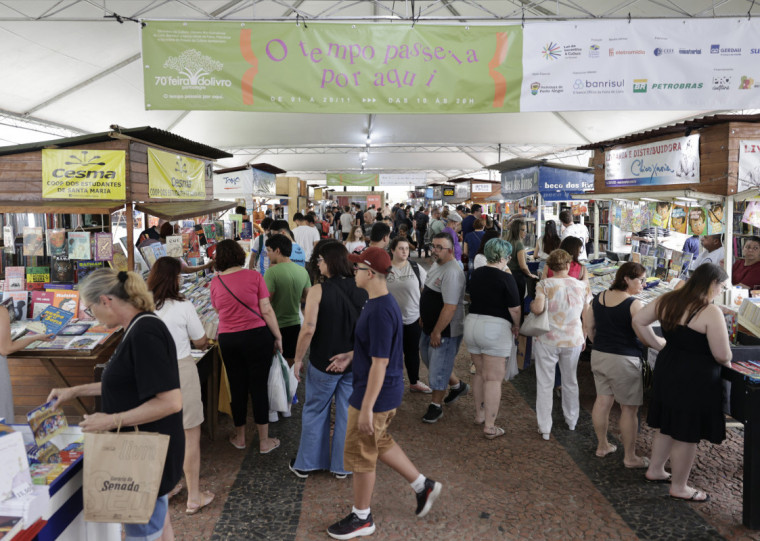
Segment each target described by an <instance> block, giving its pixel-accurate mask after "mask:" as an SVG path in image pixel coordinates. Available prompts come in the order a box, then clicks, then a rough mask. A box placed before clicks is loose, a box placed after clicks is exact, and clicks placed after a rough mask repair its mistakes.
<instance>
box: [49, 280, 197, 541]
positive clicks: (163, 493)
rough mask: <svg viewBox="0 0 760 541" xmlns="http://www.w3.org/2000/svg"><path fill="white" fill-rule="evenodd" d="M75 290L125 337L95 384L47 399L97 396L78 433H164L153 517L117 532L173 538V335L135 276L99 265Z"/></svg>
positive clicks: (177, 433) (180, 441) (178, 445)
mask: <svg viewBox="0 0 760 541" xmlns="http://www.w3.org/2000/svg"><path fill="white" fill-rule="evenodd" d="M79 294H80V296H81V298H82V300H83V302H84V303H85V306H86V308H85V313H87V314H88V315H89V316H92V317H94V318H96V319H97V320H98V321H99V322H100V323H101V324H103V325H105V326H106V327H115V326H117V325H121V326H122V327H123V328H124V329H125V330H124V337H123V338H122V341H121V343H120V344H119V345H118V347H117V348H116V351H115V352H114V354H113V356H112V357H111V359H110V360H109V362H108V364H107V365H106V368H105V370H104V371H103V376H102V380H101V381H100V382H97V383H88V384H86V385H78V386H76V387H68V388H63V389H53V390H52V391H51V392H50V396H48V400H53V399H55V404H54V407H55V406H57V405H58V404H60V403H61V402H66V401H67V400H72V399H74V398H76V397H78V396H100V397H101V401H102V407H103V412H102V413H94V414H91V415H85V416H84V420H83V421H82V422H81V423H80V427H81V428H82V431H83V432H100V431H105V430H114V429H117V428H120V429H121V431H124V430H125V429H127V430H132V427H136V428H138V429H139V430H140V431H143V432H154V433H156V432H157V433H159V434H165V435H168V436H169V449H168V452H167V454H166V461H165V463H164V469H163V474H162V475H161V484H160V486H159V489H158V495H159V497H158V500H157V501H156V504H155V507H154V510H153V515H152V516H151V517H150V520H149V521H148V523H147V524H124V530H125V531H126V539H127V540H130V539H174V533H173V531H172V526H171V522H170V520H169V514H168V512H167V510H168V505H169V504H168V502H169V498H168V493H169V491H171V489H172V488H174V487H175V486H176V484H177V482H179V480H180V478H181V477H182V460H183V458H184V453H185V434H184V431H183V430H182V394H181V392H180V387H179V370H178V368H177V352H176V349H175V347H174V340H173V339H172V336H171V333H170V332H169V329H167V328H166V325H165V324H164V322H163V321H161V320H160V319H159V318H158V317H157V316H156V315H155V314H153V310H154V308H155V306H154V304H153V295H151V293H150V292H149V291H148V288H147V286H146V285H145V282H144V281H143V279H142V277H140V275H139V274H137V273H134V272H124V271H121V272H116V271H115V270H112V269H98V270H96V271H95V272H93V273H92V274H90V275H89V276H88V277H87V278H86V279H85V280H84V281H83V282H82V283H81V284H80V286H79ZM85 460H87V458H86V457H85Z"/></svg>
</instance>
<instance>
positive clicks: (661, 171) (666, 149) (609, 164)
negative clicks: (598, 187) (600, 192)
mask: <svg viewBox="0 0 760 541" xmlns="http://www.w3.org/2000/svg"><path fill="white" fill-rule="evenodd" d="M698 182H699V135H690V136H688V137H679V138H677V139H668V140H667V141H657V142H654V143H647V144H644V145H637V146H633V147H627V148H620V149H615V150H608V151H607V152H605V153H604V183H605V185H606V186H662V185H667V184H694V183H698Z"/></svg>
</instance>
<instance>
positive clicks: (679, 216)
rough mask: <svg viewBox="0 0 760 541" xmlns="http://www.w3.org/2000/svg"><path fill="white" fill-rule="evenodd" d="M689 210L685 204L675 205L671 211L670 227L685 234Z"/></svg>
mask: <svg viewBox="0 0 760 541" xmlns="http://www.w3.org/2000/svg"><path fill="white" fill-rule="evenodd" d="M688 212H689V209H688V208H686V207H685V206H683V205H673V210H672V211H671V212H670V227H669V228H668V229H670V230H671V231H675V232H677V233H683V234H684V235H685V234H686V228H687V227H686V226H687V223H686V222H687V218H688Z"/></svg>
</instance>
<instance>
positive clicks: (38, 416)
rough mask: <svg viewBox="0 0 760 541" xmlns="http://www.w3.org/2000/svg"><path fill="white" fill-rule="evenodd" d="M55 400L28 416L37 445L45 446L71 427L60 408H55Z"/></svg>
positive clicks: (27, 419) (34, 410)
mask: <svg viewBox="0 0 760 541" xmlns="http://www.w3.org/2000/svg"><path fill="white" fill-rule="evenodd" d="M53 402H54V401H53V400H51V401H50V402H47V403H45V404H42V405H41V406H38V407H36V408H34V409H33V410H32V411H30V412H29V413H27V414H26V422H27V423H29V427H30V428H31V429H32V433H33V434H34V441H35V443H36V444H37V445H43V444H45V443H47V442H48V441H50V440H51V438H53V436H55V435H56V434H58V433H60V432H61V431H62V430H63V429H65V428H66V427H68V426H69V423H68V421H66V416H65V415H64V414H63V410H62V409H61V408H60V407H56V408H54V407H53Z"/></svg>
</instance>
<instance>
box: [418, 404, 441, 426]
mask: <svg viewBox="0 0 760 541" xmlns="http://www.w3.org/2000/svg"><path fill="white" fill-rule="evenodd" d="M441 417H443V408H442V407H441V406H436V405H435V404H430V406H428V410H427V412H426V413H425V415H423V416H422V422H423V423H434V422H436V421H437V420H438V419H440V418H441Z"/></svg>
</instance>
